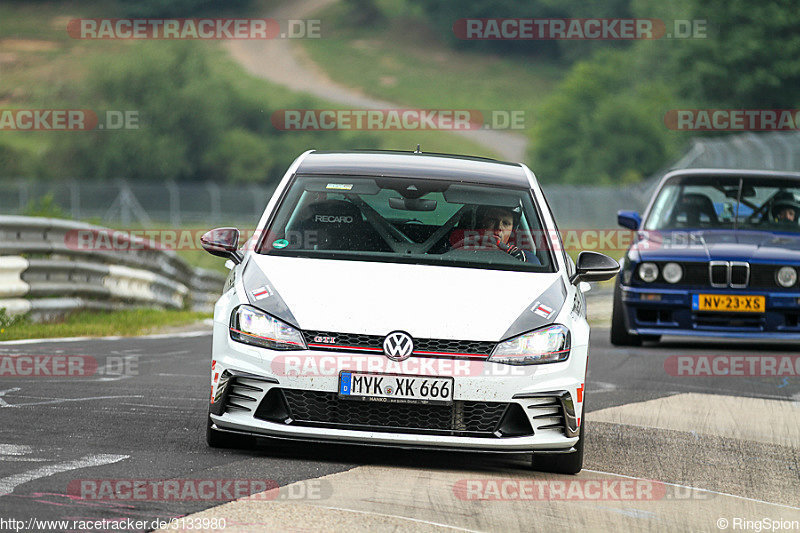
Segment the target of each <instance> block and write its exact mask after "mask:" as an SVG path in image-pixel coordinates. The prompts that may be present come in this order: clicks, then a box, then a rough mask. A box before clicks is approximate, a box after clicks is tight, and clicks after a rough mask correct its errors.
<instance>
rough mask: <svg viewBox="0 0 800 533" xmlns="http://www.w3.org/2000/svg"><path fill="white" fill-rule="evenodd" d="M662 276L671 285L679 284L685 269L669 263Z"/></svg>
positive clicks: (665, 266)
mask: <svg viewBox="0 0 800 533" xmlns="http://www.w3.org/2000/svg"><path fill="white" fill-rule="evenodd" d="M661 274H662V275H663V276H664V279H665V280H667V281H668V282H669V283H678V282H679V281H680V280H681V278H682V277H683V268H682V267H681V266H680V265H679V264H678V263H667V264H666V265H664V270H662V271H661Z"/></svg>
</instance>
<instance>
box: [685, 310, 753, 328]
mask: <svg viewBox="0 0 800 533" xmlns="http://www.w3.org/2000/svg"><path fill="white" fill-rule="evenodd" d="M692 322H693V323H694V326H695V328H696V329H709V330H714V329H718V330H728V329H749V330H753V331H762V330H763V329H764V318H763V317H762V316H761V315H753V314H742V313H693V314H692Z"/></svg>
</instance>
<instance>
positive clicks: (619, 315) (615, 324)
mask: <svg viewBox="0 0 800 533" xmlns="http://www.w3.org/2000/svg"><path fill="white" fill-rule="evenodd" d="M611 344H613V345H614V346H641V345H642V338H641V337H639V336H637V335H631V334H630V333H628V327H627V326H626V325H625V306H624V305H623V303H622V289H621V288H620V285H619V280H617V282H616V283H615V284H614V304H613V308H612V311H611Z"/></svg>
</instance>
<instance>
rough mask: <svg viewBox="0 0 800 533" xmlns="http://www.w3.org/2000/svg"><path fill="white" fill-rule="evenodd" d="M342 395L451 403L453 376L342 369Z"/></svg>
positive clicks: (381, 400) (362, 398) (408, 401)
mask: <svg viewBox="0 0 800 533" xmlns="http://www.w3.org/2000/svg"><path fill="white" fill-rule="evenodd" d="M339 397H340V398H346V399H352V400H367V401H375V402H387V403H393V402H404V403H428V404H450V403H452V402H453V378H451V377H445V378H439V377H430V376H396V375H392V374H371V373H363V372H342V373H340V374H339Z"/></svg>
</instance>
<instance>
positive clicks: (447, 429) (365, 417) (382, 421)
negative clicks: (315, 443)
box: [255, 388, 532, 437]
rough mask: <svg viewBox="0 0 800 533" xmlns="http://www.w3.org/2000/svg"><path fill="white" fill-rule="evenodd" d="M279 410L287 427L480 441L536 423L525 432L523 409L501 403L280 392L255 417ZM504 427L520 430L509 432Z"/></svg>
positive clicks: (276, 390) (271, 395)
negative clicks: (389, 400)
mask: <svg viewBox="0 0 800 533" xmlns="http://www.w3.org/2000/svg"><path fill="white" fill-rule="evenodd" d="M513 407H516V408H517V409H512V408H513ZM276 409H277V410H280V409H285V413H286V414H285V415H283V416H284V417H285V418H284V419H282V421H283V422H284V423H286V424H291V425H298V426H312V427H330V428H337V429H366V430H371V431H387V432H398V433H409V432H410V433H429V434H439V435H455V436H477V437H501V436H511V435H512V434H513V435H514V436H516V435H519V434H530V433H531V432H532V430H531V428H530V424H527V427H526V428H525V429H523V430H521V431H520V429H519V426H520V424H521V423H527V421H526V420H525V416H524V413H519V412H518V411H521V409H520V408H519V406H518V405H516V404H509V403H501V402H474V401H459V400H457V401H454V402H453V404H452V405H427V404H416V403H385V402H373V401H359V400H347V399H340V398H339V397H338V395H337V393H335V392H324V391H308V390H299V389H280V388H274V389H271V390H270V391H269V393H268V394H267V396H266V397H265V398H264V400H263V401H262V402H261V405H260V406H259V408H258V410H257V411H256V413H255V417H256V418H260V419H263V420H270V421H276V420H277V419H278V418H279V417H277V416H276V415H275V413H274V412H272V411H273V410H276ZM512 418H513V420H512ZM520 418H521V420H520ZM504 427H508V428H512V427H513V428H514V429H513V430H509V431H505V430H504V429H503V428H504Z"/></svg>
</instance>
